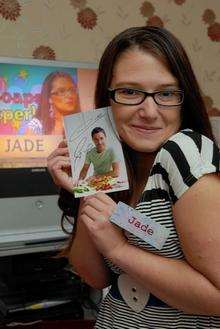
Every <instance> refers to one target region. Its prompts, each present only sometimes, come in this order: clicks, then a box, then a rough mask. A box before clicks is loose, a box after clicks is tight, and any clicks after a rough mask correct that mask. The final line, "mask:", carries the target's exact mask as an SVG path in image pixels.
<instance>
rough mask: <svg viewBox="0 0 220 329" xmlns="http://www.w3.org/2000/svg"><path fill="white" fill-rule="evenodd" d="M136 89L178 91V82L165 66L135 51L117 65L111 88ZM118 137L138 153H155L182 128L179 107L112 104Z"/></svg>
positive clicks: (148, 102) (149, 101)
mask: <svg viewBox="0 0 220 329" xmlns="http://www.w3.org/2000/svg"><path fill="white" fill-rule="evenodd" d="M121 87H127V88H134V89H139V90H143V91H147V92H155V91H167V90H178V89H179V86H178V82H177V80H176V78H175V77H174V76H173V75H172V74H171V73H170V71H169V70H168V68H167V67H166V65H165V64H164V63H163V62H161V61H159V60H158V59H157V58H155V57H154V56H152V55H151V54H149V53H146V52H144V51H141V50H138V49H133V50H128V51H126V52H124V53H123V54H121V56H120V57H119V58H118V60H117V62H116V63H115V66H114V70H113V78H112V81H111V88H112V89H115V88H121ZM111 106H112V111H113V115H114V119H115V123H116V126H117V130H118V133H119V135H120V137H121V138H122V140H123V141H124V142H125V143H126V144H128V145H129V146H130V147H131V148H132V149H134V150H136V151H138V152H154V151H156V150H158V148H159V147H160V146H161V145H162V144H163V143H164V142H165V141H166V140H167V139H168V138H169V137H170V136H171V135H173V134H175V133H176V132H177V131H178V130H179V129H180V125H181V113H180V105H179V106H172V107H169V108H166V107H164V106H160V105H157V104H156V103H155V101H154V99H153V98H152V97H147V98H146V99H145V100H144V102H143V103H141V104H139V105H133V106H128V105H121V104H117V103H115V102H114V101H112V100H111Z"/></svg>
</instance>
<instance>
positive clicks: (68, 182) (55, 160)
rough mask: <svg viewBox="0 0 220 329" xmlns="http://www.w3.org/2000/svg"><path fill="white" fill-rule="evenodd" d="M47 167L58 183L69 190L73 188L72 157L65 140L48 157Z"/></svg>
mask: <svg viewBox="0 0 220 329" xmlns="http://www.w3.org/2000/svg"><path fill="white" fill-rule="evenodd" d="M47 168H48V170H49V172H50V174H51V176H52V178H53V181H54V183H55V184H56V185H58V186H60V187H62V188H64V189H66V190H67V191H69V192H72V190H73V186H74V183H73V178H72V176H71V165H70V158H69V153H68V148H67V143H66V141H65V140H63V141H62V142H60V144H59V145H58V147H57V148H56V149H55V150H54V151H53V152H52V153H51V154H50V155H49V157H48V158H47Z"/></svg>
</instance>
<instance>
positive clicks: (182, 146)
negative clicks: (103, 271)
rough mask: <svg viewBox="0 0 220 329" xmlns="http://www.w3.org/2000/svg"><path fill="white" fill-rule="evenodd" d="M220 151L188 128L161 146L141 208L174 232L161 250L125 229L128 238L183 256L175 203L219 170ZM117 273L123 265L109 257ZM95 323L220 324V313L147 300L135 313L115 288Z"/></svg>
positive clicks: (132, 327) (99, 327)
mask: <svg viewBox="0 0 220 329" xmlns="http://www.w3.org/2000/svg"><path fill="white" fill-rule="evenodd" d="M219 167H220V154H219V150H218V148H217V147H216V146H215V144H214V143H213V142H212V141H211V140H210V139H208V138H207V137H205V136H203V135H200V134H199V133H196V132H193V131H192V130H189V129H186V130H182V131H181V132H178V133H177V134H175V135H173V136H172V137H171V138H169V140H168V141H167V142H166V143H165V144H164V145H163V146H162V147H161V148H160V150H159V152H158V154H157V156H156V158H155V161H154V164H153V166H152V169H151V173H150V176H149V178H148V182H147V185H146V187H145V189H144V192H143V195H142V197H141V200H140V202H139V204H138V205H137V207H136V209H137V210H138V211H140V212H141V213H144V214H146V215H147V216H150V217H151V218H152V219H153V220H155V221H156V222H159V223H160V224H161V225H164V226H166V227H168V228H170V230H171V232H170V235H169V237H168V239H167V241H166V243H165V244H164V246H163V248H162V249H161V250H157V249H156V248H154V247H152V246H151V245H149V244H148V243H147V242H145V241H143V240H141V239H140V238H138V237H136V236H134V235H133V234H131V233H129V232H126V236H127V238H128V241H129V243H131V244H133V245H135V246H138V247H140V248H142V249H145V250H147V251H150V252H152V253H155V254H158V255H161V256H163V257H168V258H175V259H183V258H184V254H183V252H182V250H181V246H180V241H179V238H178V235H177V232H176V228H175V225H174V221H173V215H172V205H173V204H175V202H176V201H177V200H178V199H179V198H180V197H181V196H182V194H183V193H184V192H185V191H186V190H187V189H188V188H190V186H192V185H193V184H194V183H195V182H196V181H197V180H198V179H199V178H200V177H202V176H203V175H204V174H207V173H214V172H219ZM107 264H108V266H110V268H111V270H112V271H114V272H115V273H121V270H120V269H119V268H118V267H116V266H114V264H112V263H110V262H109V261H107ZM95 328H96V329H113V328H114V329H116V328H117V329H127V328H129V329H137V328H140V329H144V328H160V329H165V328H182V329H185V328H220V316H219V317H209V316H196V315H186V314H184V313H183V312H181V311H179V310H176V309H173V308H171V307H155V306H147V307H145V308H144V310H143V311H141V312H140V313H135V312H134V311H133V310H132V309H131V308H130V307H129V306H127V305H126V303H125V302H123V301H122V300H117V299H115V298H114V297H113V296H111V294H110V293H108V295H107V296H106V298H105V299H104V301H103V303H102V306H101V309H100V312H99V315H98V319H97V323H96V326H95Z"/></svg>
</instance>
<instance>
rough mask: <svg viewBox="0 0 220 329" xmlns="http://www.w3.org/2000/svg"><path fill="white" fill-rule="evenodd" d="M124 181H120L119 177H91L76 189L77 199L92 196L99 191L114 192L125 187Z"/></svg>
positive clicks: (74, 190)
mask: <svg viewBox="0 0 220 329" xmlns="http://www.w3.org/2000/svg"><path fill="white" fill-rule="evenodd" d="M123 183H124V182H123V181H118V180H117V177H112V176H110V175H97V176H91V177H89V178H87V179H85V180H84V181H82V182H80V183H79V184H78V185H77V186H76V187H75V188H74V189H73V192H74V195H75V197H82V196H86V195H91V194H94V193H97V192H99V191H102V192H114V191H115V190H116V189H117V190H118V189H120V187H122V186H123Z"/></svg>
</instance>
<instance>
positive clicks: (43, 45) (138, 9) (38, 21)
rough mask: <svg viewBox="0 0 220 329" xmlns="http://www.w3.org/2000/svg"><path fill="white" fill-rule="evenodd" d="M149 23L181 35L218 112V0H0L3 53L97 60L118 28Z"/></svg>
mask: <svg viewBox="0 0 220 329" xmlns="http://www.w3.org/2000/svg"><path fill="white" fill-rule="evenodd" d="M146 24H151V25H161V26H164V27H165V28H167V29H169V30H170V31H171V32H174V33H175V35H176V36H177V37H179V39H180V40H181V41H182V43H183V44H184V46H185V48H186V50H187V52H188V54H189V57H190V59H191V61H192V64H193V67H194V69H195V72H196V75H197V77H198V80H199V82H200V85H201V87H202V90H203V93H204V97H205V100H206V103H207V107H208V109H209V113H210V115H212V116H215V117H216V116H219V111H220V93H219V83H220V1H219V0H151V1H143V0H1V1H0V44H1V48H0V56H7V57H20V58H39V59H41V58H44V59H55V60H68V61H83V62H98V60H99V58H100V55H101V53H102V51H103V49H104V47H105V46H106V44H107V43H108V42H109V41H110V40H111V38H112V37H113V36H114V35H115V34H116V33H118V32H120V31H122V30H123V29H126V28H127V27H131V26H138V25H146Z"/></svg>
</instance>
